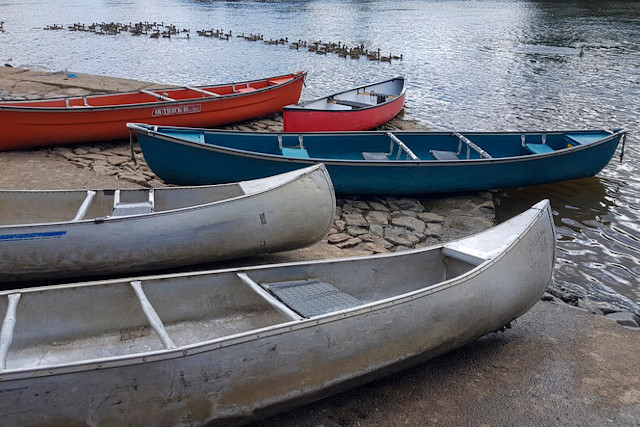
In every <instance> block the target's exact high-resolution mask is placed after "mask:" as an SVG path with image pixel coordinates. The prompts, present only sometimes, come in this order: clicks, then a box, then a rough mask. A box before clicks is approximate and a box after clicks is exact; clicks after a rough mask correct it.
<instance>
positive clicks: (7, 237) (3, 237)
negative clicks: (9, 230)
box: [0, 231, 67, 242]
mask: <svg viewBox="0 0 640 427" xmlns="http://www.w3.org/2000/svg"><path fill="white" fill-rule="evenodd" d="M65 234H67V232H66V231H50V232H48V233H23V234H0V242H15V241H18V240H41V239H58V238H60V237H62V236H64V235H65Z"/></svg>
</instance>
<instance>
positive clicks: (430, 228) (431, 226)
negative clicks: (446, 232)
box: [423, 222, 442, 237]
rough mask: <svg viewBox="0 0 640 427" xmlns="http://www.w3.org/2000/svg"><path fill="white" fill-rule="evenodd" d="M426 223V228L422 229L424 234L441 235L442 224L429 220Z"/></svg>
mask: <svg viewBox="0 0 640 427" xmlns="http://www.w3.org/2000/svg"><path fill="white" fill-rule="evenodd" d="M425 225H426V229H425V230H424V231H423V233H424V235H425V236H430V237H440V236H441V235H442V224H437V223H434V222H430V223H428V224H425Z"/></svg>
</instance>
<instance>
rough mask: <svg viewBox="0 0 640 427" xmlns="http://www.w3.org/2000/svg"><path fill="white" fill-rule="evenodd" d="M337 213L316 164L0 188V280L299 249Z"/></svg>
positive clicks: (120, 270)
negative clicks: (103, 183)
mask: <svg viewBox="0 0 640 427" xmlns="http://www.w3.org/2000/svg"><path fill="white" fill-rule="evenodd" d="M334 211H335V195H334V193H333V187H332V184H331V180H330V178H329V175H328V173H327V171H326V169H325V168H324V166H322V165H319V166H314V167H311V168H305V169H300V170H297V171H293V172H290V173H285V174H282V175H277V176H273V177H268V178H263V179H258V180H252V181H243V182H237V183H232V184H225V185H215V186H201V187H173V188H156V189H121V190H89V191H87V190H59V191H58V190H50V191H32V190H27V191H0V283H2V282H19V281H34V280H38V279H59V278H67V277H79V276H83V277H86V276H96V275H108V274H123V273H131V272H136V271H138V272H139V271H151V270H154V269H160V268H169V267H176V266H183V265H191V264H199V263H204V262H210V261H216V260H221V259H229V258H235V257H242V256H249V255H254V254H258V253H264V252H275V251H282V250H289V249H295V248H299V247H302V246H306V245H310V244H312V243H314V242H315V241H317V240H319V239H321V238H322V237H323V236H324V235H325V234H326V232H327V231H328V230H329V227H330V226H331V225H332V223H333V216H334Z"/></svg>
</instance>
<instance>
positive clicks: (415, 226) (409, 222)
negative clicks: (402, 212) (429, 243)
mask: <svg viewBox="0 0 640 427" xmlns="http://www.w3.org/2000/svg"><path fill="white" fill-rule="evenodd" d="M391 224H393V225H396V226H399V227H405V228H408V229H409V230H411V231H413V232H415V233H418V234H423V233H424V230H425V229H426V228H427V226H426V224H425V223H424V222H422V221H420V220H419V219H418V218H413V217H410V216H399V217H395V218H391Z"/></svg>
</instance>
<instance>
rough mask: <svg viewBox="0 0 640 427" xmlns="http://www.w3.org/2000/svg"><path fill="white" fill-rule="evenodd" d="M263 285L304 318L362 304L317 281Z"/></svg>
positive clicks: (295, 281)
mask: <svg viewBox="0 0 640 427" xmlns="http://www.w3.org/2000/svg"><path fill="white" fill-rule="evenodd" d="M261 285H262V286H263V287H264V288H265V289H267V290H268V291H269V292H271V293H272V294H273V295H275V296H276V297H277V298H278V299H279V300H280V301H282V302H283V303H285V304H286V305H287V306H288V307H290V308H291V309H292V310H294V311H295V312H297V313H298V314H300V315H301V316H303V317H313V316H319V315H321V314H326V313H331V312H333V311H338V310H344V309H346V308H351V307H355V306H358V305H361V304H362V301H360V300H359V299H357V298H355V297H353V296H351V295H349V294H345V293H344V292H341V291H340V290H338V289H336V288H335V287H334V286H333V285H330V284H329V283H325V282H322V281H320V280H317V279H308V280H294V281H291V282H273V283H261Z"/></svg>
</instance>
